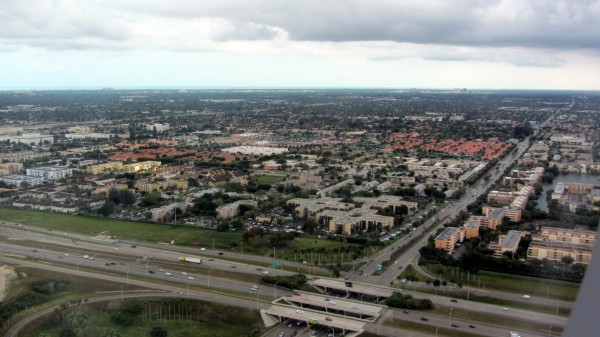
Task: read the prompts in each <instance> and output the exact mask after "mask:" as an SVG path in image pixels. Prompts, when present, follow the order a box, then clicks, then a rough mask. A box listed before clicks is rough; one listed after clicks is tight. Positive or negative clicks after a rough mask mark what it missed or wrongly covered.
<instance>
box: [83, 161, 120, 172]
mask: <svg viewBox="0 0 600 337" xmlns="http://www.w3.org/2000/svg"><path fill="white" fill-rule="evenodd" d="M122 170H123V163H122V162H120V161H113V162H108V163H102V164H97V165H90V166H89V167H88V168H87V171H88V172H89V173H91V174H102V173H105V172H117V171H122Z"/></svg>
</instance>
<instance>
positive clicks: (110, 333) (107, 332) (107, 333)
mask: <svg viewBox="0 0 600 337" xmlns="http://www.w3.org/2000/svg"><path fill="white" fill-rule="evenodd" d="M100 337H121V334H119V331H117V329H114V328H104V329H102V332H100Z"/></svg>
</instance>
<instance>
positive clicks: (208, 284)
mask: <svg viewBox="0 0 600 337" xmlns="http://www.w3.org/2000/svg"><path fill="white" fill-rule="evenodd" d="M211 271H213V270H212V269H211V270H209V271H208V288H210V272H211Z"/></svg>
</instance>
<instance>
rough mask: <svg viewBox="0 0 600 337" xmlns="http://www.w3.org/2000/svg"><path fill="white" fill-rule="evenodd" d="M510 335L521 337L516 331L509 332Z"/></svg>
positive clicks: (511, 336)
mask: <svg viewBox="0 0 600 337" xmlns="http://www.w3.org/2000/svg"><path fill="white" fill-rule="evenodd" d="M508 334H509V335H510V337H521V336H520V335H519V334H518V333H517V332H515V331H509V332H508Z"/></svg>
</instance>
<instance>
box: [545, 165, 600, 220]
mask: <svg viewBox="0 0 600 337" xmlns="http://www.w3.org/2000/svg"><path fill="white" fill-rule="evenodd" d="M558 183H578V184H596V185H600V176H599V175H591V174H580V173H569V174H561V175H559V176H558V177H556V178H554V181H553V182H552V184H550V185H545V186H544V189H543V190H542V194H540V197H539V198H538V200H537V208H538V209H540V210H542V211H544V212H548V201H547V200H546V192H548V191H549V190H554V188H556V184H558Z"/></svg>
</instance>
